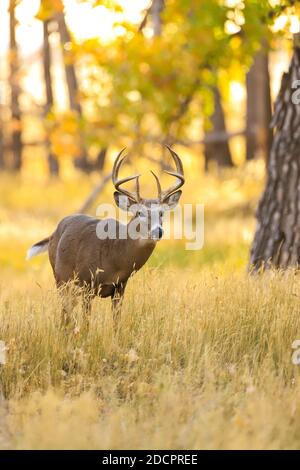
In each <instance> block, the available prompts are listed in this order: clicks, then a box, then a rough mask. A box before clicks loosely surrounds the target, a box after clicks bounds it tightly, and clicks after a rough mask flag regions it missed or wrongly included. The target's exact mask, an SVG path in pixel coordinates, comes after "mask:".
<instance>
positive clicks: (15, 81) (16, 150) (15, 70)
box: [9, 0, 23, 171]
mask: <svg viewBox="0 0 300 470" xmlns="http://www.w3.org/2000/svg"><path fill="white" fill-rule="evenodd" d="M15 8H16V0H10V2H9V25H10V86H11V118H12V154H13V161H12V169H13V170H14V171H18V170H20V169H21V166H22V147H23V146H22V121H21V110H20V103H19V100H20V86H19V53H18V46H17V41H16V17H15Z"/></svg>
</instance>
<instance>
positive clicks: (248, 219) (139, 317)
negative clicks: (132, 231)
mask: <svg viewBox="0 0 300 470" xmlns="http://www.w3.org/2000/svg"><path fill="white" fill-rule="evenodd" d="M93 178H95V179H96V176H93ZM91 186H92V181H91V179H90V178H88V177H86V178H84V177H83V176H81V177H77V178H70V179H66V180H65V181H63V182H62V181H61V182H57V181H49V180H47V179H46V178H45V179H44V180H42V179H41V178H35V177H34V176H32V175H28V174H27V175H25V176H23V177H22V178H21V177H20V178H19V179H18V178H17V177H14V178H13V177H12V176H9V175H4V176H1V181H0V201H1V203H0V340H1V341H4V342H5V347H6V350H5V351H4V352H3V351H2V352H1V354H2V355H3V354H5V355H6V361H5V364H2V365H0V381H1V382H0V383H1V389H0V392H1V400H0V423H1V426H0V448H1V449H133V448H134V449H143V448H156V449H244V448H250V449H273V448H274V449H295V448H296V449H298V448H300V419H299V418H300V375H299V371H300V366H297V365H294V364H293V363H292V354H293V349H292V343H293V341H294V340H296V339H300V315H299V313H300V308H299V299H300V280H299V275H298V274H297V273H295V272H293V271H290V272H286V273H280V272H269V273H267V274H264V275H259V276H249V275H248V274H247V263H248V255H249V247H250V244H251V239H252V236H253V230H254V227H255V220H254V211H255V206H256V204H257V200H258V198H259V195H260V192H261V190H262V186H263V165H262V164H260V163H252V164H249V165H248V166H246V167H244V168H242V169H235V170H230V171H229V170H228V171H226V172H223V173H222V174H213V173H211V174H209V175H208V176H202V175H201V176H200V177H199V178H198V177H197V175H196V176H195V177H194V179H191V180H190V181H189V183H188V186H187V189H186V191H185V193H184V200H185V201H188V200H189V202H196V201H199V202H202V203H204V204H205V244H204V247H203V249H202V250H201V251H199V252H198V251H197V252H193V251H186V250H185V249H184V244H183V243H182V242H174V241H168V240H166V241H162V242H161V243H160V245H159V247H158V248H157V251H156V252H155V254H154V255H153V257H152V258H151V260H150V262H149V263H148V265H147V266H146V267H145V269H143V270H142V271H140V272H139V273H138V274H136V275H135V276H134V278H133V279H131V280H130V282H129V285H128V289H127V291H126V295H125V302H124V307H123V312H122V318H121V324H120V329H119V331H118V332H116V333H115V332H114V330H113V324H112V317H111V312H110V302H109V300H97V301H95V302H94V305H93V311H92V319H91V325H90V328H89V329H86V328H85V322H84V318H83V314H82V311H81V308H80V306H78V307H77V308H76V311H75V315H76V317H77V320H78V328H76V329H75V330H73V331H71V332H69V333H68V334H67V333H66V331H65V330H64V329H62V328H61V325H60V299H59V297H58V295H57V292H56V290H55V286H54V281H53V278H52V273H51V270H50V266H49V263H48V260H47V256H46V255H43V256H40V257H39V258H36V259H35V260H33V261H32V262H31V263H28V262H26V261H25V254H26V250H27V248H28V247H29V246H30V245H31V244H32V243H34V242H36V241H38V240H39V239H41V238H43V237H45V236H47V235H48V234H49V233H51V231H52V230H53V229H54V227H55V224H56V223H57V221H58V220H59V219H60V218H61V217H63V216H64V215H67V214H69V213H72V212H74V211H76V208H78V207H80V205H81V203H82V200H83V199H84V197H85V196H86V194H88V192H89V190H90V188H91ZM191 195H193V199H194V201H190V196H191ZM100 199H101V201H106V202H107V201H111V200H112V194H111V187H110V186H108V187H107V189H106V191H105V193H103V194H102V195H101V198H100ZM99 202H100V201H99ZM91 213H94V212H93V210H92V211H91Z"/></svg>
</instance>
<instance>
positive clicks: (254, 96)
mask: <svg viewBox="0 0 300 470" xmlns="http://www.w3.org/2000/svg"><path fill="white" fill-rule="evenodd" d="M246 88H247V116H246V159H247V160H251V159H253V158H254V157H255V156H256V154H257V152H258V151H259V150H261V151H262V153H263V155H264V158H265V160H266V161H267V160H268V156H269V154H270V150H271V145H272V138H273V133H272V129H271V128H270V123H271V117H272V103H271V90H270V74H269V59H268V52H267V50H266V48H265V47H264V49H262V50H260V51H259V52H258V53H257V54H256V56H255V59H254V62H253V64H252V67H251V69H250V70H249V72H248V73H247V77H246Z"/></svg>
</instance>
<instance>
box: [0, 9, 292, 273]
mask: <svg viewBox="0 0 300 470" xmlns="http://www.w3.org/2000/svg"><path fill="white" fill-rule="evenodd" d="M298 13H299V12H298V4H297V2H293V1H276V0H273V1H271V0H270V1H267V0H263V1H256V0H247V1H239V0H222V1H221V0H201V2H199V1H186V0H168V1H164V0H152V1H149V0H134V1H126V0H65V1H62V0H41V1H40V0H31V1H28V0H3V1H2V2H1V5H0V31H1V44H0V182H1V186H0V195H1V206H0V236H1V247H2V252H1V254H0V259H1V261H2V265H5V266H7V267H9V266H10V267H13V268H15V267H19V268H22V269H25V264H24V261H23V259H24V256H23V255H24V250H25V246H26V244H29V245H30V244H31V242H32V241H35V239H36V238H38V237H39V236H40V235H41V236H44V235H45V234H47V232H49V231H50V232H51V231H52V230H53V227H54V225H55V224H56V222H57V220H58V219H59V218H60V217H62V216H64V215H66V214H67V213H71V212H74V211H79V210H82V211H90V212H93V208H92V205H93V203H94V204H95V203H96V202H97V201H101V200H105V201H106V202H109V201H110V200H111V189H112V188H111V186H110V184H109V183H110V180H109V175H110V171H111V166H112V162H113V160H114V158H115V156H116V154H117V152H118V151H119V149H120V148H122V147H124V146H127V147H128V149H129V152H130V159H129V164H130V165H134V166H135V167H137V166H138V168H139V171H140V172H143V173H146V172H147V173H149V171H148V170H149V169H150V168H153V169H155V167H158V169H159V170H161V171H163V170H164V169H166V168H167V167H168V165H169V161H168V157H167V154H166V153H165V150H164V148H163V146H162V145H161V144H164V143H167V144H169V145H173V146H174V148H175V149H176V150H177V152H178V153H179V154H180V156H181V157H182V159H183V162H184V166H185V170H186V176H187V178H186V180H187V184H186V186H185V191H184V202H201V203H204V204H205V206H206V231H207V233H210V237H208V241H207V243H206V245H205V247H206V248H205V250H204V251H203V253H201V254H200V255H199V256H198V257H197V258H195V257H194V256H193V255H192V254H187V253H182V252H177V250H176V247H175V246H173V245H171V244H169V245H168V249H169V255H168V256H167V258H168V259H171V258H172V259H173V260H174V261H175V262H176V260H177V261H178V262H179V263H182V262H183V263H185V264H186V263H187V259H189V262H194V261H195V259H196V260H197V262H199V263H202V261H203V260H204V261H211V262H212V263H214V262H215V260H221V261H224V260H228V262H229V264H231V265H232V266H233V267H235V268H236V267H237V266H245V265H246V262H247V258H248V250H249V245H250V241H251V239H252V236H253V229H254V218H253V215H254V209H255V206H256V204H257V200H258V198H259V195H260V193H261V190H262V184H263V178H264V174H265V167H266V165H267V163H268V156H269V154H270V149H271V145H272V138H273V130H272V128H271V127H270V122H271V116H272V109H273V106H274V101H275V98H276V96H277V94H278V92H279V89H280V83H281V76H282V72H283V71H286V70H287V69H288V65H289V61H290V57H291V52H292V47H293V37H294V35H295V34H296V33H297V32H298V30H299V19H298ZM128 171H132V170H131V169H128ZM143 184H144V190H145V192H148V195H150V194H151V193H152V191H153V190H154V187H152V186H149V188H151V189H148V180H147V178H145V181H143ZM152 184H153V182H151V179H150V178H149V185H152ZM12 213H13V214H14V216H13V217H12ZM216 221H217V223H216ZM222 221H223V222H224V226H223V224H222ZM228 224H231V226H232V230H230V233H231V237H230V239H229V238H227V239H226V240H224V237H223V234H224V227H227V228H228V227H229V226H228ZM214 236H216V240H214ZM12 237H14V238H15V239H16V246H15V247H14V250H12V249H10V248H9V247H10V245H11V244H10V241H11V239H12ZM219 238H222V241H219ZM172 246H173V248H174V251H172V250H173V248H172ZM164 248H165V249H167V245H166V244H165V245H164ZM164 248H161V250H162V251H163V249H164ZM12 251H13V253H12ZM175 252H176V256H174V253H175ZM229 254H232V263H231V258H230V256H229ZM159 256H160V257H161V254H160V255H159ZM159 259H161V258H159ZM36 262H37V263H38V261H36Z"/></svg>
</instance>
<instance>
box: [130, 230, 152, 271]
mask: <svg viewBox="0 0 300 470" xmlns="http://www.w3.org/2000/svg"><path fill="white" fill-rule="evenodd" d="M129 227H130V222H129V224H128V226H127V228H128V232H129ZM127 243H128V250H129V253H130V257H131V258H132V260H133V262H134V264H135V269H137V270H138V269H140V268H141V267H142V266H143V265H144V264H145V263H146V261H147V260H148V258H149V257H150V256H151V254H152V252H153V250H154V248H155V246H156V243H157V242H156V241H155V240H152V239H149V238H142V237H139V238H137V239H133V238H131V237H130V233H128V239H127ZM129 253H128V254H129Z"/></svg>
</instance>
